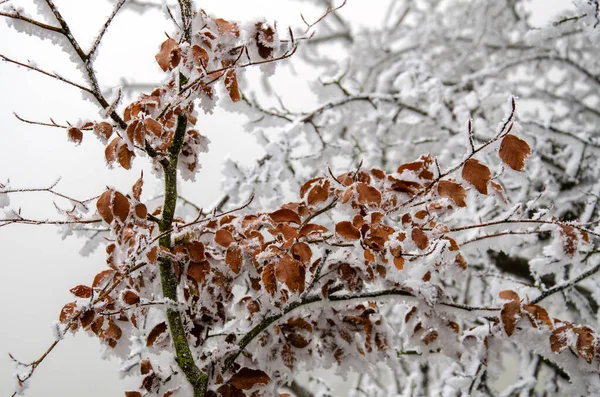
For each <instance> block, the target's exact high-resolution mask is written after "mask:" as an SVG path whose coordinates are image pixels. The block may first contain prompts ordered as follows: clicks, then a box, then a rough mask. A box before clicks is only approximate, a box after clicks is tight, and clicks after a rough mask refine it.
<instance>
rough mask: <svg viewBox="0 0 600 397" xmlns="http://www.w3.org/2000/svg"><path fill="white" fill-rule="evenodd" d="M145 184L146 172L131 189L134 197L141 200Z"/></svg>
mask: <svg viewBox="0 0 600 397" xmlns="http://www.w3.org/2000/svg"><path fill="white" fill-rule="evenodd" d="M143 186H144V173H143V172H142V174H141V175H140V178H139V179H138V180H137V181H136V182H135V184H134V185H133V187H132V188H131V191H132V192H133V197H134V198H135V199H136V200H137V201H140V197H141V196H142V187H143Z"/></svg>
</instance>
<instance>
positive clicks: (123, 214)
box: [111, 192, 130, 222]
mask: <svg viewBox="0 0 600 397" xmlns="http://www.w3.org/2000/svg"><path fill="white" fill-rule="evenodd" d="M111 204H112V208H111V209H112V213H113V214H114V216H115V217H116V218H117V219H118V220H120V221H121V222H125V219H127V217H128V216H129V209H130V206H129V200H128V199H127V197H125V195H124V194H123V193H121V192H114V195H113V197H112V203H111Z"/></svg>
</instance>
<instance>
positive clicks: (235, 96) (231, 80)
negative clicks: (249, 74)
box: [223, 69, 242, 102]
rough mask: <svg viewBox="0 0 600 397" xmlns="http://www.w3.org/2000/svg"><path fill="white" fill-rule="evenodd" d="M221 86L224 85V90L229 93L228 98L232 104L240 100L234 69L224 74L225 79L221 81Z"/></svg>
mask: <svg viewBox="0 0 600 397" xmlns="http://www.w3.org/2000/svg"><path fill="white" fill-rule="evenodd" d="M223 84H224V85H225V89H226V90H227V92H228V93H229V98H231V101H232V102H237V101H239V100H240V99H242V97H241V96H240V91H239V88H238V81H237V76H236V72H235V69H229V70H228V71H227V72H225V79H224V80H223Z"/></svg>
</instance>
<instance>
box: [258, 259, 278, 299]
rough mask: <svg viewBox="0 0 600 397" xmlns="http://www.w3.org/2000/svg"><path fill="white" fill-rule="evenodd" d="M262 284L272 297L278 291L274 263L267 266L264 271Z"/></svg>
mask: <svg viewBox="0 0 600 397" xmlns="http://www.w3.org/2000/svg"><path fill="white" fill-rule="evenodd" d="M261 278H262V282H263V285H264V286H265V289H266V290H267V292H268V293H269V294H270V295H275V292H276V291H277V281H276V279H275V266H273V264H272V263H269V264H267V265H266V266H265V267H264V269H263V271H262V275H261Z"/></svg>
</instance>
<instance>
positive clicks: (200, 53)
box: [192, 45, 210, 68]
mask: <svg viewBox="0 0 600 397" xmlns="http://www.w3.org/2000/svg"><path fill="white" fill-rule="evenodd" d="M192 56H193V57H194V61H196V64H197V65H202V66H204V67H205V68H206V67H207V66H208V62H209V61H210V58H209V56H208V52H206V50H205V49H204V48H202V47H200V46H198V45H194V46H192Z"/></svg>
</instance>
